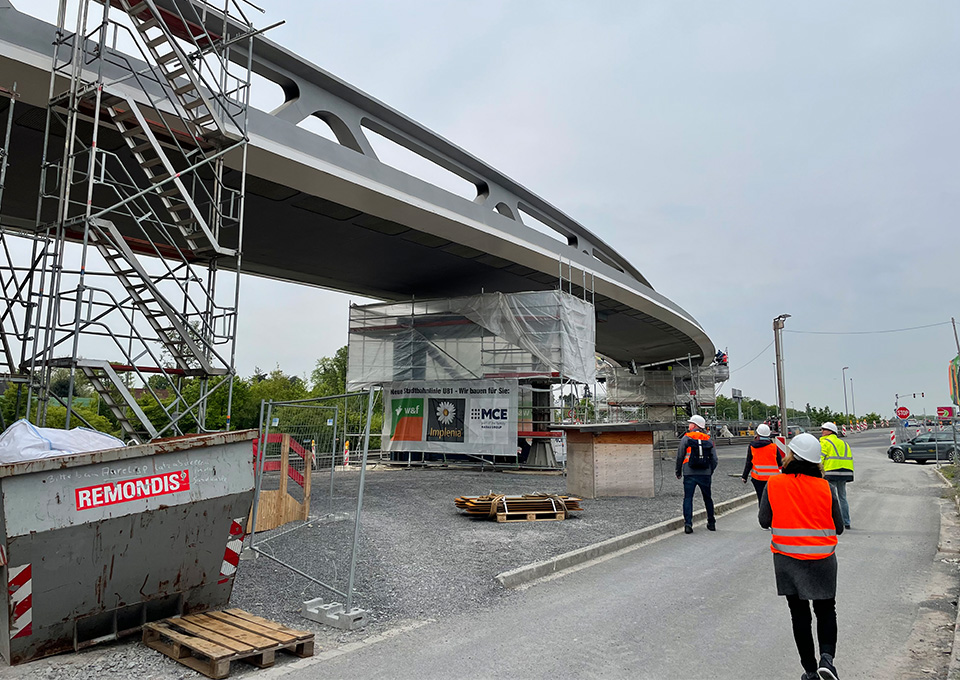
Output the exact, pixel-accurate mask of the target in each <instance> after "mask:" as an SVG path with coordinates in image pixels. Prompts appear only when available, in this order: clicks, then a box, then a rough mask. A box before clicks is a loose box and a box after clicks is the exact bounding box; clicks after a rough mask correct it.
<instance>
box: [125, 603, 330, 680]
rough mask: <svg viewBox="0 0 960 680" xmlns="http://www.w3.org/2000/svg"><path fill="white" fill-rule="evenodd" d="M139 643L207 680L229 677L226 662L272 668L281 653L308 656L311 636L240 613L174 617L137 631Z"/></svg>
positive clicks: (310, 654)
mask: <svg viewBox="0 0 960 680" xmlns="http://www.w3.org/2000/svg"><path fill="white" fill-rule="evenodd" d="M143 642H144V644H145V645H147V646H148V647H151V648H153V649H156V650H157V651H158V652H161V653H163V654H166V655H167V656H169V657H170V658H171V659H174V660H176V661H179V662H180V663H182V664H183V665H184V666H189V667H190V668H192V669H193V670H195V671H198V672H200V673H203V674H204V675H206V676H207V677H208V678H217V679H219V678H225V677H227V676H228V675H230V662H231V661H238V660H242V661H245V662H247V663H251V664H253V665H254V666H257V667H259V668H267V667H269V666H272V665H273V662H274V655H275V654H276V653H277V652H278V651H280V650H285V651H288V652H290V653H291V654H296V655H297V656H299V657H306V656H313V633H310V632H307V631H303V630H294V629H292V628H287V627H286V626H282V625H280V624H279V623H275V622H273V621H269V620H267V619H263V618H260V617H259V616H254V615H253V614H248V613H247V612H245V611H243V610H242V609H227V610H226V611H222V612H208V613H206V614H190V615H188V616H175V617H173V618H169V619H164V620H162V621H157V622H154V623H148V624H145V625H144V627H143Z"/></svg>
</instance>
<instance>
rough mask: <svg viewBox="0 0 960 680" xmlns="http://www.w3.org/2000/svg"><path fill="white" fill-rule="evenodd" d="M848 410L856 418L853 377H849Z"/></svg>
mask: <svg viewBox="0 0 960 680" xmlns="http://www.w3.org/2000/svg"><path fill="white" fill-rule="evenodd" d="M850 411H851V412H852V414H853V419H854V420H856V419H857V400H856V399H854V398H853V378H850Z"/></svg>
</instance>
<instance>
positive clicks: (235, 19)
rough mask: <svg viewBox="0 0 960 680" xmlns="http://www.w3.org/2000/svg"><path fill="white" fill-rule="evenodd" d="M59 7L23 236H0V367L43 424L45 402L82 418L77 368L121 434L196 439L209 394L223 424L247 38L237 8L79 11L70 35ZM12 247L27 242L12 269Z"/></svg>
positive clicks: (190, 1)
mask: <svg viewBox="0 0 960 680" xmlns="http://www.w3.org/2000/svg"><path fill="white" fill-rule="evenodd" d="M70 5H71V3H70V2H68V0H61V2H60V7H59V12H58V21H57V34H56V37H55V41H54V48H53V66H52V72H51V78H50V87H49V105H48V107H47V110H46V121H45V125H44V142H43V144H44V146H43V159H42V164H41V168H40V174H41V176H40V191H39V199H38V205H37V213H36V226H35V228H34V229H33V230H18V231H14V230H13V229H11V228H9V227H7V228H4V229H2V230H0V242H2V246H3V247H2V251H0V252H2V254H3V256H5V257H6V259H5V260H4V259H0V286H2V287H3V295H4V298H5V301H6V302H7V305H8V311H7V314H6V315H5V316H4V317H3V320H2V322H3V328H2V331H3V334H4V337H5V338H6V337H9V338H12V339H15V340H16V341H17V342H18V343H19V345H20V346H19V347H8V346H7V345H5V346H4V348H3V349H4V353H5V354H4V357H3V358H4V362H5V365H4V366H3V367H2V369H0V370H3V371H6V372H8V373H10V374H11V375H13V376H17V377H18V378H19V379H21V380H23V381H24V382H25V384H26V385H27V386H28V390H27V395H26V400H25V414H24V415H25V416H26V417H27V418H28V419H31V420H34V421H36V422H38V423H40V424H43V423H45V422H46V419H47V415H48V412H49V407H50V405H51V404H50V400H51V398H55V399H56V400H58V401H60V402H61V403H62V404H63V405H64V406H65V407H66V426H67V427H69V426H70V423H71V417H80V416H79V415H78V414H76V413H75V411H74V408H73V407H74V400H75V396H76V395H75V387H76V383H77V380H78V375H80V374H82V375H83V376H85V377H86V380H87V381H88V382H89V384H90V385H91V386H92V387H93V389H94V390H96V392H97V393H98V394H99V398H100V403H101V404H102V405H104V406H105V407H106V408H107V409H108V410H109V412H110V413H112V415H113V417H114V418H115V420H116V421H117V423H118V424H119V427H120V429H121V430H122V432H123V435H124V436H125V438H127V439H130V440H137V441H146V440H149V439H154V438H157V437H161V436H170V435H175V434H181V433H182V432H183V431H184V430H185V429H188V428H187V426H186V425H185V423H186V422H189V423H190V426H189V429H196V430H197V431H204V430H206V429H207V427H206V422H205V417H206V416H205V414H206V410H207V409H206V404H207V402H208V401H209V400H210V399H211V398H213V397H214V395H215V394H216V395H217V398H225V400H226V413H227V417H226V418H227V419H226V423H227V429H229V422H230V421H229V417H230V410H231V408H232V392H233V376H234V373H235V371H234V358H235V346H236V325H237V312H238V306H239V290H240V289H239V275H238V274H237V273H236V272H239V269H240V258H241V245H242V241H243V213H244V209H243V206H244V191H245V168H246V153H247V152H246V149H247V108H248V105H249V94H250V83H251V75H250V74H251V61H250V60H251V55H252V43H251V39H252V37H253V35H254V34H255V30H254V28H253V25H252V24H251V23H250V21H249V20H248V19H247V17H246V16H245V15H244V13H243V11H242V9H241V7H240V5H239V4H238V2H237V1H236V0H224V1H223V3H222V5H221V6H219V7H214V6H213V5H212V4H210V3H208V2H203V1H202V0H109V2H104V3H103V4H98V3H96V2H91V1H90V0H81V1H80V2H79V5H78V6H77V7H76V8H75V14H76V17H75V18H76V21H75V24H74V26H73V28H72V30H71V28H70V27H69V26H68V23H70V21H69V20H68V16H72V15H73V10H74V8H72V7H70ZM118 43H122V44H123V46H124V47H125V48H128V46H130V45H133V46H134V48H133V53H134V54H136V53H137V52H138V53H139V55H138V57H137V58H135V57H131V56H128V55H127V54H125V53H124V52H121V51H119V50H118V49H117V45H118ZM7 130H8V131H9V124H8V127H7ZM0 184H2V182H0ZM11 237H25V238H26V239H29V246H28V247H27V248H21V250H23V251H26V250H29V251H30V254H29V258H22V259H23V260H25V262H24V263H22V264H17V263H15V262H14V260H15V259H16V258H14V257H13V255H12V254H11V252H10V250H9V249H8V248H7V244H8V242H9V241H10V240H12V239H11ZM20 245H21V246H22V245H23V244H20ZM224 269H228V270H232V271H229V272H227V273H224V271H223V270H224ZM56 369H61V370H63V369H65V370H66V371H69V387H68V389H67V390H66V392H67V393H66V395H65V396H64V395H62V394H60V395H55V394H54V393H53V391H52V390H51V378H52V375H53V372H54V371H55V370H56ZM220 395H225V396H224V397H221V396H220ZM185 418H186V419H187V420H186V421H185V420H184V419H185ZM80 419H81V420H82V418H80Z"/></svg>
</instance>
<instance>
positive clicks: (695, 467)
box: [676, 415, 719, 534]
mask: <svg viewBox="0 0 960 680" xmlns="http://www.w3.org/2000/svg"><path fill="white" fill-rule="evenodd" d="M687 423H688V425H687V433H686V434H684V435H683V437H681V438H680V446H679V447H678V448H677V470H676V471H677V479H681V478H682V479H683V531H684V533H687V534H692V533H693V494H694V492H695V491H696V490H697V487H700V495H701V496H703V504H704V506H706V508H707V530H708V531H716V530H717V519H716V517H715V516H714V514H713V494H712V493H711V491H710V482H711V479H712V477H713V471H714V470H716V469H717V464H718V463H719V461H718V460H717V451H716V449H715V448H714V446H713V442H712V441H711V440H710V435H709V434H707V433H706V432H705V430H706V427H707V421H706V420H704V419H703V416H696V415H695V416H690V420H688V421H687Z"/></svg>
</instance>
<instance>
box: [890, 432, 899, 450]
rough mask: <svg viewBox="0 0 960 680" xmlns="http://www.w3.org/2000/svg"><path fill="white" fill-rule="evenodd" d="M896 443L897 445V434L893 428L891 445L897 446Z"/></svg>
mask: <svg viewBox="0 0 960 680" xmlns="http://www.w3.org/2000/svg"><path fill="white" fill-rule="evenodd" d="M896 445H897V435H896V434H895V433H894V431H893V430H890V446H896Z"/></svg>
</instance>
